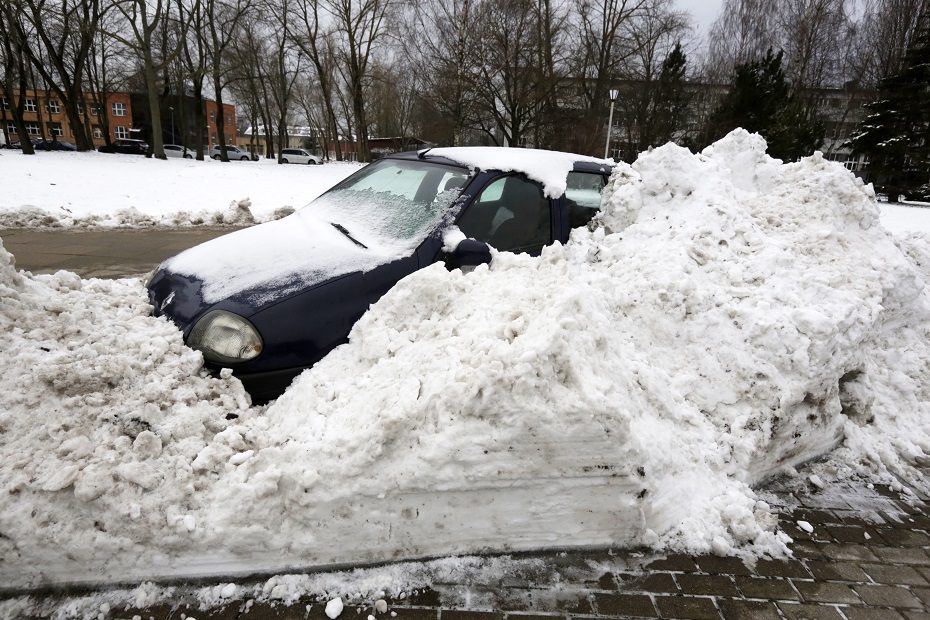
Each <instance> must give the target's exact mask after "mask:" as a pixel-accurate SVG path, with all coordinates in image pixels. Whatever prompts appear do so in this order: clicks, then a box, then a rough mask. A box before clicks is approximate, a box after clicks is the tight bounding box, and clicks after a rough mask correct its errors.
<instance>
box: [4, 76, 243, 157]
mask: <svg viewBox="0 0 930 620" xmlns="http://www.w3.org/2000/svg"><path fill="white" fill-rule="evenodd" d="M13 96H14V97H19V91H14V93H13ZM84 100H85V103H84V105H83V106H82V107H81V109H80V114H81V118H82V119H84V123H85V124H86V125H87V126H88V127H89V128H90V133H91V136H92V138H93V142H94V146H98V147H99V146H103V145H104V144H106V141H105V139H104V132H105V131H108V132H109V134H110V140H111V141H113V140H118V139H121V138H139V139H142V140H150V139H151V137H150V132H151V119H150V114H149V108H148V103H147V98H146V96H145V95H144V94H137V93H128V92H114V93H109V94H108V95H107V102H106V105H105V106H103V108H104V109H102V110H101V109H98V106H96V105H95V104H94V102H93V98H92V97H91V95H90V94H89V93H87V94H85V95H84ZM193 102H194V100H193V98H192V97H174V96H171V97H166V98H165V99H163V101H162V106H161V117H162V118H161V120H162V123H161V124H162V135H163V139H164V141H165V142H166V143H172V142H175V143H179V144H180V143H181V142H182V141H184V142H187V143H188V144H187V146H189V147H191V148H194V147H195V146H196V145H195V144H194V140H193V138H192V137H191V136H194V135H195V132H194V131H193V119H194V118H195V114H194V103H193ZM10 106H11V102H9V101H7V100H6V98H5V97H3V98H0V124H2V125H0V126H2V128H3V135H4V137H5V138H6V141H7V142H8V143H9V142H17V141H19V139H20V136H19V135H18V134H17V132H16V125H15V124H14V123H13V114H12V111H11V109H10ZM182 107H183V109H184V113H182ZM223 111H224V113H225V115H226V116H225V127H226V136H227V138H226V139H227V141H228V143H230V144H234V143H235V135H236V107H235V106H234V105H231V104H223ZM216 112H217V104H216V102H215V101H212V100H210V99H205V100H204V119H205V121H206V127H205V129H206V136H205V137H206V140H207V142H208V144H215V143H216V140H217V138H216V133H217V126H216ZM103 115H106V116H105V117H104V116H103ZM23 120H24V121H25V124H26V131H27V133H28V134H29V137H30V138H48V139H52V138H56V137H57V138H58V139H59V140H62V141H64V142H74V130H73V128H72V127H71V124H70V122H69V120H68V115H67V114H66V113H65V110H64V106H63V105H62V102H61V100H60V98H59V97H58V95H56V94H55V93H54V92H51V91H46V90H27V91H26V103H25V109H24V111H23ZM185 137H187V138H186V139H185Z"/></svg>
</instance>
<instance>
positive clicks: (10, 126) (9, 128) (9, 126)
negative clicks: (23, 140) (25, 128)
mask: <svg viewBox="0 0 930 620" xmlns="http://www.w3.org/2000/svg"><path fill="white" fill-rule="evenodd" d="M6 130H7V132H8V133H16V125H14V124H13V123H7V124H6Z"/></svg>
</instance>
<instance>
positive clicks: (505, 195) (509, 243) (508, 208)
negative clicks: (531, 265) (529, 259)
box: [458, 175, 552, 252]
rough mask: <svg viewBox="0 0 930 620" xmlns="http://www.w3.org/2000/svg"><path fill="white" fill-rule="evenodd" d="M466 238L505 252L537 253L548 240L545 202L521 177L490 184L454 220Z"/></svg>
mask: <svg viewBox="0 0 930 620" xmlns="http://www.w3.org/2000/svg"><path fill="white" fill-rule="evenodd" d="M458 227H459V229H460V230H461V231H462V232H463V233H464V234H465V236H466V237H471V238H473V239H478V240H479V241H484V242H485V243H488V244H489V245H492V246H494V247H495V248H497V249H498V250H501V251H506V252H538V251H539V250H540V249H542V246H544V245H546V244H547V243H549V242H550V241H551V240H552V225H551V222H550V208H549V200H548V199H547V198H546V197H545V196H544V195H543V191H542V187H541V186H540V185H539V184H538V183H534V182H533V181H530V180H529V179H526V178H525V177H522V176H517V175H511V176H506V177H502V178H500V179H497V180H496V181H493V182H492V183H491V184H490V185H488V186H487V187H486V188H484V191H482V192H481V195H480V196H478V198H477V199H476V200H475V201H474V202H473V203H472V204H471V205H470V206H469V207H468V209H466V210H465V212H464V213H463V214H462V216H461V217H460V218H459V221H458Z"/></svg>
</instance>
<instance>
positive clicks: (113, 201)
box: [0, 150, 359, 228]
mask: <svg viewBox="0 0 930 620" xmlns="http://www.w3.org/2000/svg"><path fill="white" fill-rule="evenodd" d="M358 168H359V166H358V165H357V164H350V163H327V164H323V165H320V166H298V165H278V164H277V163H276V162H274V161H273V160H268V159H262V160H260V161H257V162H229V163H222V162H216V161H213V160H211V159H208V160H205V161H202V162H199V161H194V160H187V159H168V160H167V161H160V160H157V159H146V158H145V157H140V156H133V155H118V154H108V153H96V152H92V153H56V152H53V153H45V152H42V153H38V154H36V155H34V156H28V157H27V156H25V155H23V154H22V153H20V152H18V151H13V150H0V178H2V179H4V188H3V191H2V192H0V228H4V227H32V226H49V225H63V226H151V225H153V224H156V225H160V226H189V225H194V224H203V223H206V224H234V223H249V219H250V218H249V216H246V217H244V218H243V217H242V216H243V213H241V210H238V209H232V210H231V209H230V204H231V203H240V202H241V203H242V204H243V206H247V207H249V208H250V209H251V216H254V219H256V220H259V221H263V220H267V219H272V218H274V217H277V216H279V215H280V214H281V213H282V212H281V211H278V210H284V212H285V213H286V212H287V211H290V210H292V209H297V208H300V207H302V206H304V205H305V204H307V203H308V202H310V201H311V200H313V199H314V198H316V197H317V196H319V195H320V194H321V193H323V192H324V191H326V190H327V189H329V188H330V187H332V186H333V185H335V184H336V183H338V182H339V181H341V180H342V179H344V178H345V177H347V176H348V175H350V174H351V173H353V172H355V171H356V170H358ZM276 211H277V212H278V213H277V215H276Z"/></svg>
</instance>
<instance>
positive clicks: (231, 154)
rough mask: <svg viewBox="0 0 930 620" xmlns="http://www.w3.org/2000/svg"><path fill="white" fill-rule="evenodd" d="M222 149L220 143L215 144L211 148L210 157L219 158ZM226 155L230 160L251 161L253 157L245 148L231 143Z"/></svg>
mask: <svg viewBox="0 0 930 620" xmlns="http://www.w3.org/2000/svg"><path fill="white" fill-rule="evenodd" d="M221 153H222V151H221V150H220V147H219V145H216V146H214V147H213V148H212V149H210V157H212V158H213V159H219V158H220V154H221ZM226 157H227V158H228V159H229V161H249V160H250V159H252V155H251V154H250V153H249V152H248V151H246V150H243V149H240V148H239V147H238V146H233V145H231V144H227V145H226Z"/></svg>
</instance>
